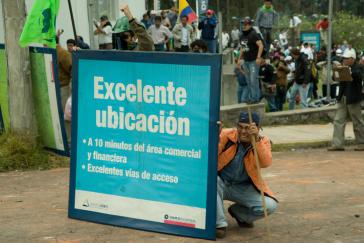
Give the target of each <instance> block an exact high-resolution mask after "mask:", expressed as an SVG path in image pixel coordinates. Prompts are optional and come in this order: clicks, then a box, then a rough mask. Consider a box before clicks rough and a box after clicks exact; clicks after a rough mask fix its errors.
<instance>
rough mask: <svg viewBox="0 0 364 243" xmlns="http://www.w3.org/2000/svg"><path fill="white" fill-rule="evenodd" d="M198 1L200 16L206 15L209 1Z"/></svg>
mask: <svg viewBox="0 0 364 243" xmlns="http://www.w3.org/2000/svg"><path fill="white" fill-rule="evenodd" d="M197 1H198V14H199V15H200V16H201V15H204V14H205V12H206V11H207V10H208V8H209V0H197Z"/></svg>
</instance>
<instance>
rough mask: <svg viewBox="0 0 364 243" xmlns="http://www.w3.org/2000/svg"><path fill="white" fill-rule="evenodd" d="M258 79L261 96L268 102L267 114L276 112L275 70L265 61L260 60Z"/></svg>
mask: <svg viewBox="0 0 364 243" xmlns="http://www.w3.org/2000/svg"><path fill="white" fill-rule="evenodd" d="M259 77H260V78H261V81H262V82H261V87H262V96H263V97H264V98H265V99H266V100H267V102H268V112H276V111H277V106H276V99H275V97H276V94H277V86H276V70H275V69H274V67H273V66H272V65H271V64H270V63H268V62H266V60H265V59H263V60H262V63H261V66H260V69H259Z"/></svg>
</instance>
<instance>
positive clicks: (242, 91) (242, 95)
mask: <svg viewBox="0 0 364 243" xmlns="http://www.w3.org/2000/svg"><path fill="white" fill-rule="evenodd" d="M248 94H249V90H248V86H247V85H240V84H239V85H238V94H237V95H238V103H247V102H248Z"/></svg>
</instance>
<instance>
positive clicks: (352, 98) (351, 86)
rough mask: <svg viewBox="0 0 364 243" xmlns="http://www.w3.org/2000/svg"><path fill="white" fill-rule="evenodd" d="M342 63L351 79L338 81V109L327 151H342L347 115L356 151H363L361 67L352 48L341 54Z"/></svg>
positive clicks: (363, 126)
mask: <svg viewBox="0 0 364 243" xmlns="http://www.w3.org/2000/svg"><path fill="white" fill-rule="evenodd" d="M343 65H344V66H348V67H349V68H350V71H351V78H352V81H349V80H348V81H343V82H340V86H339V96H338V97H337V100H338V109H337V111H336V115H335V119H334V134H333V139H332V146H331V147H330V148H329V149H328V150H329V151H344V150H345V148H344V144H345V125H346V119H347V117H348V115H349V116H350V118H351V120H352V121H353V127H354V134H355V140H356V143H357V147H356V148H355V150H356V151H364V120H363V116H362V115H361V105H360V103H361V101H362V98H363V97H362V89H363V83H362V82H363V67H362V66H361V65H360V64H358V63H357V62H356V53H355V50H354V49H351V50H346V51H345V52H344V55H343Z"/></svg>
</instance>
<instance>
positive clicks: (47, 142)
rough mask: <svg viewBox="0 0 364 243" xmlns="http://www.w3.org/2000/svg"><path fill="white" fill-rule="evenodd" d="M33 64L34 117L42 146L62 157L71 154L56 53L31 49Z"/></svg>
mask: <svg viewBox="0 0 364 243" xmlns="http://www.w3.org/2000/svg"><path fill="white" fill-rule="evenodd" d="M30 63H31V74H32V88H33V98H34V108H35V115H36V118H37V125H38V133H39V136H40V138H41V141H42V144H43V145H44V146H45V147H46V148H47V149H50V150H52V151H55V152H57V153H59V154H61V155H68V154H69V150H68V145H67V138H66V133H65V127H64V117H63V108H62V107H61V98H60V97H61V96H60V88H59V87H60V83H59V79H58V67H57V58H56V50H55V49H52V48H41V47H31V48H30ZM55 74H56V75H55Z"/></svg>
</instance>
